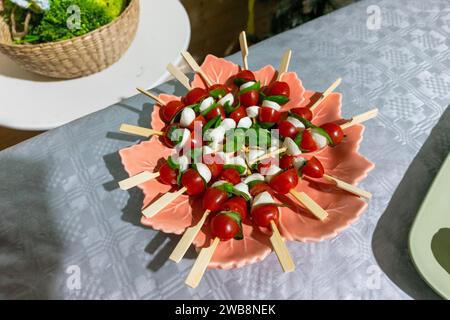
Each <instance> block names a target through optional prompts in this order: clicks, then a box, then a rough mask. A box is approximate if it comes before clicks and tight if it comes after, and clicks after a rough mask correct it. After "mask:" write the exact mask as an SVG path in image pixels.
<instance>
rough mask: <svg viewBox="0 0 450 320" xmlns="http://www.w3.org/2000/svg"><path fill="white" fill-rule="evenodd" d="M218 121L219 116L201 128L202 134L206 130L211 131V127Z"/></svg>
mask: <svg viewBox="0 0 450 320" xmlns="http://www.w3.org/2000/svg"><path fill="white" fill-rule="evenodd" d="M218 119H220V115H219V116H216V117H214V118H212V119H211V120H209V121H208V122H207V123H206V124H205V125H204V126H203V128H202V133H205V132H206V130H208V129H211V127H212V126H213V125H214V124H215V123H216V122H217V120H218Z"/></svg>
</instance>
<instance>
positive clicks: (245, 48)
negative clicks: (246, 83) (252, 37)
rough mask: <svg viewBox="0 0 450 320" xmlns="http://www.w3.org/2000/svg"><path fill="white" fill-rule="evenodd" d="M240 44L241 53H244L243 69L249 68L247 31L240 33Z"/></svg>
mask: <svg viewBox="0 0 450 320" xmlns="http://www.w3.org/2000/svg"><path fill="white" fill-rule="evenodd" d="M239 44H240V46H241V53H242V62H243V66H242V69H244V70H248V59H247V58H248V46H247V35H246V34H245V31H242V32H241V34H240V35H239Z"/></svg>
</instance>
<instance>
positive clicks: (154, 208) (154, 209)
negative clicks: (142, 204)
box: [142, 187, 187, 218]
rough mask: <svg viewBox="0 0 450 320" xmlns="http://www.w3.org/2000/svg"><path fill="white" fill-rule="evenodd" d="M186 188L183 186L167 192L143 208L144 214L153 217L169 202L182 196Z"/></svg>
mask: <svg viewBox="0 0 450 320" xmlns="http://www.w3.org/2000/svg"><path fill="white" fill-rule="evenodd" d="M186 190H187V189H186V187H183V188H181V189H180V190H178V191H175V192H168V193H165V194H164V195H163V196H162V197H161V198H159V199H158V200H156V201H155V202H153V203H152V204H151V205H149V206H148V207H147V208H145V209H144V210H142V214H143V215H144V216H146V217H147V218H151V217H153V216H154V215H156V214H157V213H158V212H160V211H161V210H162V209H164V208H165V207H166V206H167V205H168V204H169V203H171V202H172V201H174V200H175V199H176V198H178V197H179V196H181V195H182V194H183V193H184V192H185V191H186Z"/></svg>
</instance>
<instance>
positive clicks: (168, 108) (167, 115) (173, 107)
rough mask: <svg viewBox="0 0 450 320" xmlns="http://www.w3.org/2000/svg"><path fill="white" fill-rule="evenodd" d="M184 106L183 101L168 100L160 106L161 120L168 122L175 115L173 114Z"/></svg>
mask: <svg viewBox="0 0 450 320" xmlns="http://www.w3.org/2000/svg"><path fill="white" fill-rule="evenodd" d="M183 108H184V103H183V102H181V101H176V100H174V101H170V102H169V103H168V104H166V105H165V106H162V107H161V110H160V116H161V120H162V121H164V122H166V123H169V122H170V121H172V119H173V118H174V117H175V115H176V114H177V113H178V112H179V111H180V110H181V109H183Z"/></svg>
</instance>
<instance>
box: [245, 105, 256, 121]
mask: <svg viewBox="0 0 450 320" xmlns="http://www.w3.org/2000/svg"><path fill="white" fill-rule="evenodd" d="M245 112H246V113H247V116H248V117H250V118H256V117H257V116H258V114H259V107H258V106H251V107H248V108H247V109H245Z"/></svg>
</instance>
